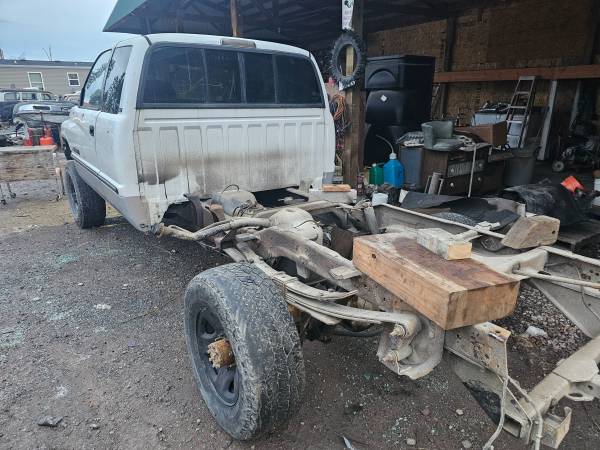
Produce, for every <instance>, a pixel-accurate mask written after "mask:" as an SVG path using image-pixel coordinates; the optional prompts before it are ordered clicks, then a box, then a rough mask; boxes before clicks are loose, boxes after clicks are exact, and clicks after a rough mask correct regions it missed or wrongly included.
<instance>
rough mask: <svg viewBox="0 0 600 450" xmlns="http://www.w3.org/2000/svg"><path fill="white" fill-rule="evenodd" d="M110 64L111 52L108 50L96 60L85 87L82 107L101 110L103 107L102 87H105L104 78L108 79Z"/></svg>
mask: <svg viewBox="0 0 600 450" xmlns="http://www.w3.org/2000/svg"><path fill="white" fill-rule="evenodd" d="M109 62H110V50H106V51H105V52H104V53H102V54H101V55H100V56H98V59H96V62H95V63H94V66H93V67H92V70H90V74H89V75H88V78H87V80H86V81H85V86H84V87H83V95H82V98H83V101H82V103H81V106H82V107H84V108H89V109H100V107H101V105H102V86H103V85H104V78H105V77H106V72H107V70H108V64H109Z"/></svg>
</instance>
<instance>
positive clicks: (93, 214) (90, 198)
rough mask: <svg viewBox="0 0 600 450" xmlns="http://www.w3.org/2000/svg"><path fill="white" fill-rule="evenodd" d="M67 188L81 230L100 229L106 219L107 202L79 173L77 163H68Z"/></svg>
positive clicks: (72, 212) (66, 173)
mask: <svg viewBox="0 0 600 450" xmlns="http://www.w3.org/2000/svg"><path fill="white" fill-rule="evenodd" d="M65 187H66V190H67V197H68V199H69V207H70V208H71V214H73V219H74V220H75V223H76V224H77V226H79V228H84V229H85V228H92V227H99V226H100V225H102V224H104V219H106V202H105V201H104V199H103V198H102V197H100V196H99V195H98V194H97V193H96V191H94V190H93V189H92V188H91V187H89V186H88V185H87V183H86V182H85V181H83V179H82V178H81V177H80V176H79V174H78V173H77V169H76V168H75V163H74V162H73V161H68V162H67V170H66V171H65Z"/></svg>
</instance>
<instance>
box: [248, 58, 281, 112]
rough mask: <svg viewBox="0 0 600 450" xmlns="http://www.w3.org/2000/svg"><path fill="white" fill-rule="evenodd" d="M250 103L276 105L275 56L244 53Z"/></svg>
mask: <svg viewBox="0 0 600 450" xmlns="http://www.w3.org/2000/svg"><path fill="white" fill-rule="evenodd" d="M243 55H244V74H245V76H246V101H247V102H248V103H271V104H273V103H275V72H274V68H273V55H269V54H266V53H243Z"/></svg>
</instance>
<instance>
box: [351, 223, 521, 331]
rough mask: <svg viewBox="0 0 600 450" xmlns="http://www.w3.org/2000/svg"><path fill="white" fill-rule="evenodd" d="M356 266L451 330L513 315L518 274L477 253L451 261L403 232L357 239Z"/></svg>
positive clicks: (419, 310) (444, 327) (354, 258)
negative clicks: (502, 270) (482, 260)
mask: <svg viewBox="0 0 600 450" xmlns="http://www.w3.org/2000/svg"><path fill="white" fill-rule="evenodd" d="M353 262H354V265H355V267H356V268H357V269H358V270H360V271H361V272H363V273H364V274H365V275H367V276H369V277H370V278H372V279H373V280H374V281H375V282H377V283H378V284H380V285H381V286H383V287H384V288H386V289H387V290H389V291H390V292H391V293H393V294H394V295H396V296H397V297H399V298H400V299H401V300H402V301H404V302H405V303H407V304H408V305H410V306H412V307H413V308H415V309H416V310H417V311H418V312H420V313H421V314H423V315H425V316H426V317H428V318H429V319H431V320H432V321H434V322H435V323H436V324H438V325H439V326H440V327H442V328H443V329H445V330H451V329H454V328H459V327H463V326H467V325H474V324H477V323H482V322H487V321H490V320H494V319H499V318H501V317H505V316H507V315H509V314H510V313H511V312H512V311H513V310H514V308H515V305H516V302H517V296H518V293H519V281H518V280H517V279H516V278H513V277H509V276H507V275H504V274H501V273H499V272H496V271H494V270H492V269H490V268H489V267H487V266H485V265H483V264H481V263H479V262H477V261H474V260H472V259H463V260H459V261H446V260H445V259H443V258H442V257H440V256H438V255H436V254H434V253H432V252H430V251H428V250H427V249H425V248H423V247H422V246H421V245H419V244H418V243H417V241H416V240H415V239H410V238H406V237H402V236H401V235H400V234H397V233H388V234H379V235H377V236H365V237H359V238H356V239H354V256H353Z"/></svg>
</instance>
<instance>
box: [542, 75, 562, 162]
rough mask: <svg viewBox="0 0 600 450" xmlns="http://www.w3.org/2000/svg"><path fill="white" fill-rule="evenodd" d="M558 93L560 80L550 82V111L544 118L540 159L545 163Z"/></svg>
mask: <svg viewBox="0 0 600 450" xmlns="http://www.w3.org/2000/svg"><path fill="white" fill-rule="evenodd" d="M557 92H558V80H552V81H550V91H549V92H548V111H547V112H546V117H545V118H544V127H543V128H542V139H541V141H540V152H539V154H538V159H539V160H540V161H544V160H545V159H546V158H547V157H548V156H549V155H548V140H549V139H550V131H551V130H552V119H553V117H554V107H555V106H556V94H557Z"/></svg>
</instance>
